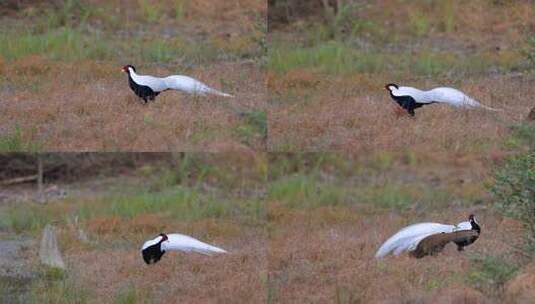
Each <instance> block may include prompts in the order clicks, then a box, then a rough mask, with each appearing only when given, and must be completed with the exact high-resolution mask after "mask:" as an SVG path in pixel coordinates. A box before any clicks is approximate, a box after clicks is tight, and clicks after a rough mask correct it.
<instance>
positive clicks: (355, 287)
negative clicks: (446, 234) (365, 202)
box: [268, 209, 518, 303]
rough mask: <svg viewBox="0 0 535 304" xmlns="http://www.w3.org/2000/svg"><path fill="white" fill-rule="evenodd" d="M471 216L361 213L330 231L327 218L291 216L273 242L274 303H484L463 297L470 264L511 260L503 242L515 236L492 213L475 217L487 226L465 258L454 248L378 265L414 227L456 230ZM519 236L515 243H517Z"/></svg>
mask: <svg viewBox="0 0 535 304" xmlns="http://www.w3.org/2000/svg"><path fill="white" fill-rule="evenodd" d="M338 212H341V213H347V212H348V210H339V211H338ZM470 212H473V210H470V209H459V210H456V211H454V212H450V211H448V212H440V213H431V214H428V215H427V216H425V217H423V218H419V217H417V216H414V215H411V216H408V215H404V216H400V215H394V214H381V215H365V214H358V213H357V214H355V215H354V216H353V217H351V218H347V219H346V220H344V219H343V218H344V217H343V216H341V217H339V218H338V219H337V221H336V222H334V223H328V224H325V223H324V222H323V218H324V216H323V215H324V214H325V211H324V210H312V211H309V212H306V213H302V214H301V216H297V217H296V216H295V214H296V213H294V216H293V217H292V220H291V221H280V222H278V224H277V225H274V226H273V232H272V233H271V234H270V240H269V251H268V252H269V255H268V258H269V273H270V282H271V283H270V285H271V288H273V290H274V291H273V292H274V294H275V298H276V302H280V303H288V302H299V303H304V302H306V303H331V302H336V301H337V299H338V301H340V300H339V299H340V298H342V299H346V300H350V302H363V303H391V302H397V303H399V302H403V301H409V302H410V301H424V302H427V301H431V300H432V299H433V298H434V297H436V296H440V298H441V299H443V300H440V301H439V303H448V301H447V299H448V298H451V297H462V296H464V294H465V293H467V294H468V296H467V297H479V296H481V295H480V294H479V293H478V292H477V291H474V290H467V291H459V286H467V282H466V280H467V276H468V273H469V272H470V271H471V262H470V261H469V259H468V257H469V256H470V255H473V254H476V253H477V254H492V255H499V254H500V253H504V252H507V251H508V250H509V247H508V246H507V245H506V241H507V240H511V239H512V238H511V237H512V236H513V235H514V234H513V233H512V232H511V231H510V230H504V228H505V225H503V223H502V222H501V219H500V218H499V217H496V216H495V215H492V214H490V213H488V212H485V211H482V210H479V211H478V212H477V214H478V216H479V218H480V222H481V223H482V225H483V233H482V236H481V238H480V239H479V240H478V241H477V242H476V243H475V244H474V245H472V246H470V247H467V249H466V251H465V252H463V253H459V252H457V251H456V249H455V248H454V247H455V246H447V247H446V250H445V251H444V252H443V253H441V254H440V255H438V256H436V257H426V258H423V259H414V258H410V257H409V256H408V255H406V254H403V255H401V256H399V257H388V258H385V259H384V260H380V261H379V260H376V259H375V258H374V254H375V252H376V250H377V249H378V248H379V246H380V245H381V243H382V242H384V240H386V239H387V238H388V237H389V236H390V235H392V234H393V233H395V232H396V231H397V230H399V229H401V228H402V227H404V226H406V225H408V224H410V223H415V222H419V221H437V222H445V223H455V222H458V221H460V220H463V219H464V218H465V217H466V215H467V214H469V213H470ZM297 214H298V213H297ZM515 233H518V232H515ZM517 236H518V235H517V234H516V235H515V236H514V238H513V239H516V240H518V238H517ZM463 288H467V287H463ZM459 294H461V295H460V296H459ZM487 299H489V298H487Z"/></svg>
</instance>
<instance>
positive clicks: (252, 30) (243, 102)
mask: <svg viewBox="0 0 535 304" xmlns="http://www.w3.org/2000/svg"><path fill="white" fill-rule="evenodd" d="M238 2H240V1H220V2H218V3H215V4H214V3H212V2H211V1H195V2H193V1H178V0H176V1H175V0H168V1H164V2H161V1H160V2H159V1H145V0H143V1H141V0H140V1H131V2H128V3H125V2H121V1H85V0H69V1H66V2H65V3H61V2H59V1H51V2H47V3H44V2H43V3H33V4H32V3H30V2H19V3H13V4H8V5H7V6H5V7H0V28H1V29H2V30H1V31H0V33H1V34H0V70H1V71H2V73H1V75H2V76H0V83H1V85H0V97H1V100H2V101H3V102H4V103H5V104H3V105H2V108H3V109H5V110H4V111H2V114H0V116H2V115H3V117H0V118H1V119H0V120H1V121H2V124H0V130H1V131H0V140H2V141H6V140H8V139H10V138H11V137H13V136H14V135H13V134H15V135H16V134H17V132H20V133H22V134H24V142H28V143H30V145H31V147H26V146H25V145H19V146H18V147H9V146H8V147H5V148H4V147H3V146H4V145H7V144H2V146H0V150H2V151H8V150H10V148H15V149H17V150H19V151H20V150H23V151H28V150H29V149H30V148H33V147H36V149H37V150H45V151H72V150H77V151H80V150H91V151H118V150H121V151H169V150H180V151H221V150H223V151H227V150H233V151H235V150H247V149H255V150H256V149H262V148H263V147H264V146H265V138H264V137H265V136H264V135H265V134H262V133H259V132H261V131H262V130H259V129H258V128H257V127H256V124H257V122H251V121H250V120H249V119H247V118H242V117H241V116H240V114H241V113H243V112H246V113H249V112H259V113H261V112H265V96H264V91H265V90H264V81H263V75H262V73H261V71H260V68H261V65H262V64H263V62H264V61H265V52H264V49H265V45H264V44H265V43H263V42H262V39H261V37H262V36H263V35H264V34H265V26H266V24H265V20H264V19H262V18H259V16H261V15H262V14H263V13H265V7H263V6H262V5H261V3H262V1H257V0H248V1H247V5H241V4H240V3H238ZM164 7H165V8H168V7H172V8H173V9H172V10H168V9H164ZM216 12H217V13H216ZM220 12H224V13H223V14H220ZM207 20H210V22H207ZM229 20H232V21H229ZM234 21H238V22H234ZM126 64H133V65H135V66H136V67H137V68H138V70H139V71H140V72H142V73H143V74H155V75H170V74H187V75H189V76H192V77H194V78H198V79H200V80H201V81H203V82H205V83H207V84H209V85H210V86H212V87H216V88H218V89H221V90H223V91H228V92H230V93H232V94H233V95H236V97H235V98H233V99H229V100H226V99H222V98H201V99H198V98H197V99H195V98H192V97H191V96H188V95H185V94H179V93H174V94H173V93H169V94H162V95H161V96H159V98H158V100H157V102H155V103H154V104H151V105H147V106H143V105H142V104H141V103H140V102H138V101H139V100H138V99H137V98H136V97H135V96H134V94H132V92H131V91H130V90H129V88H128V86H127V82H126V78H125V77H126V76H125V75H124V74H122V73H120V69H121V67H122V66H124V65H126ZM117 115H119V116H117ZM264 120H265V119H264ZM15 126H17V128H18V129H15ZM236 130H238V131H236ZM4 138H6V139H5V140H4ZM0 143H1V142H0ZM11 145H12V144H11Z"/></svg>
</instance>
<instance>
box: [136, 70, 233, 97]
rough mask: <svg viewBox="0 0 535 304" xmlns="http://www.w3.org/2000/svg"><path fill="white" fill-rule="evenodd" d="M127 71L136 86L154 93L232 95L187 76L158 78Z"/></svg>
mask: <svg viewBox="0 0 535 304" xmlns="http://www.w3.org/2000/svg"><path fill="white" fill-rule="evenodd" d="M128 69H129V71H130V76H131V77H132V79H133V80H134V81H135V82H136V83H137V84H140V85H144V86H148V87H150V88H151V89H152V90H153V91H154V92H162V91H165V90H177V91H182V92H186V93H189V94H196V95H205V94H214V95H219V96H225V97H232V95H230V94H226V93H223V92H221V91H218V90H216V89H212V88H210V87H209V86H207V85H206V84H204V83H202V82H200V81H198V80H196V79H194V78H191V77H188V76H183V75H172V76H167V77H163V78H160V77H154V76H149V75H138V74H136V71H134V69H133V68H132V67H129V68H128Z"/></svg>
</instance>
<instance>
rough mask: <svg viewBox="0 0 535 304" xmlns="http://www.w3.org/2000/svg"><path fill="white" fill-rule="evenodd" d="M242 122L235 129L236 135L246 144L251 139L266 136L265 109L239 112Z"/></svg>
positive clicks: (251, 140)
mask: <svg viewBox="0 0 535 304" xmlns="http://www.w3.org/2000/svg"><path fill="white" fill-rule="evenodd" d="M240 116H241V117H242V120H243V121H244V123H243V124H241V125H239V126H237V127H236V129H235V133H236V135H237V136H238V137H239V138H240V139H241V141H242V142H244V143H246V144H251V143H252V142H253V141H255V140H258V139H262V138H267V132H268V127H267V114H266V112H265V111H250V112H243V113H240Z"/></svg>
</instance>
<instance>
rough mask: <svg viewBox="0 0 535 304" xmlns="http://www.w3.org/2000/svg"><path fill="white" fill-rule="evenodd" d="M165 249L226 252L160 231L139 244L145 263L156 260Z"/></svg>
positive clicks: (204, 252)
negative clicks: (155, 235)
mask: <svg viewBox="0 0 535 304" xmlns="http://www.w3.org/2000/svg"><path fill="white" fill-rule="evenodd" d="M167 251H183V252H197V253H201V254H205V255H211V254H213V253H227V251H225V250H224V249H221V248H219V247H216V246H212V245H210V244H207V243H204V242H201V241H199V240H197V239H194V238H192V237H191V236H187V235H183V234H178V233H174V234H164V233H161V234H160V235H158V236H157V237H156V238H154V239H152V240H149V241H146V242H145V243H144V244H143V246H141V255H142V257H143V260H144V261H145V263H147V264H152V263H156V262H158V261H159V260H160V259H161V258H162V256H163V255H164V254H165V253H166V252H167Z"/></svg>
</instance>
